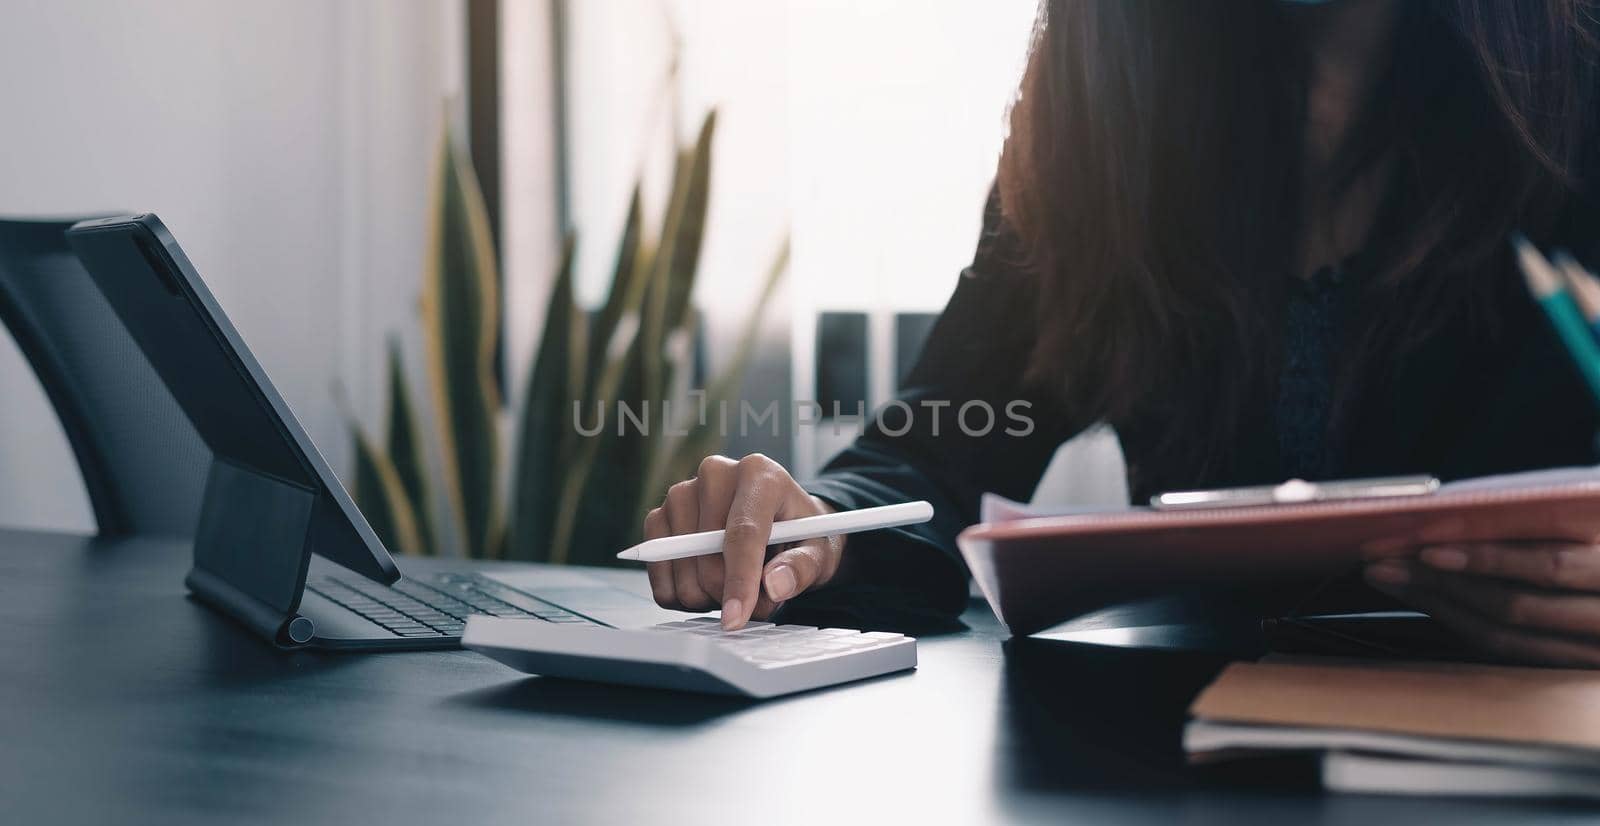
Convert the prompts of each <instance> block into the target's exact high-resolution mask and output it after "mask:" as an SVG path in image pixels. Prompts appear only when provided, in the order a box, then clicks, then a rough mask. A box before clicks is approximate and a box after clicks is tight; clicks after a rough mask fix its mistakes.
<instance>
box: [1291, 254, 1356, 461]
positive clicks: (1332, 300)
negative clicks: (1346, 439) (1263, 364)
mask: <svg viewBox="0 0 1600 826" xmlns="http://www.w3.org/2000/svg"><path fill="white" fill-rule="evenodd" d="M1346 280H1347V279H1345V277H1344V275H1343V271H1342V270H1341V269H1340V268H1339V267H1336V266H1327V267H1323V268H1322V269H1320V270H1317V272H1316V273H1315V274H1314V275H1312V276H1311V277H1310V278H1309V279H1306V280H1304V281H1302V280H1299V279H1296V280H1295V281H1294V285H1293V286H1292V287H1291V289H1290V290H1289V305H1288V308H1287V312H1286V313H1285V325H1286V329H1285V330H1284V341H1283V344H1284V359H1283V373H1282V374H1281V375H1280V377H1279V380H1278V400H1277V407H1276V408H1275V410H1274V413H1275V414H1276V419H1277V434H1278V450H1279V451H1280V452H1281V453H1282V455H1283V465H1284V470H1285V475H1286V476H1287V477H1288V478H1297V479H1332V478H1336V477H1337V475H1338V473H1339V467H1340V465H1341V464H1342V462H1341V456H1340V451H1339V446H1338V443H1337V441H1336V440H1335V439H1333V438H1332V437H1331V435H1330V434H1329V432H1328V416H1329V411H1330V410H1331V409H1332V407H1333V393H1334V369H1335V363H1336V357H1337V353H1338V352H1339V339H1340V333H1341V331H1342V330H1343V328H1344V316H1345V294H1346V292H1347V290H1346V289H1345V283H1346Z"/></svg>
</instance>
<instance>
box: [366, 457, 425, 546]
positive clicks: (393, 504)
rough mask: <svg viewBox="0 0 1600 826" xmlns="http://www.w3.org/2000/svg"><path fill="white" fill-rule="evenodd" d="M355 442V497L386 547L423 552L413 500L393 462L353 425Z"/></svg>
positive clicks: (368, 521)
mask: <svg viewBox="0 0 1600 826" xmlns="http://www.w3.org/2000/svg"><path fill="white" fill-rule="evenodd" d="M350 430H351V432H352V433H353V434H354V436H355V444H356V478H355V500H356V506H357V507H358V508H360V509H361V515H362V516H365V517H366V518H367V524H369V525H371V526H372V530H373V532H374V533H376V534H377V535H378V538H379V539H381V540H383V544H384V546H385V547H387V548H389V549H391V550H394V551H396V552H399V553H403V554H420V553H423V552H424V546H423V544H422V540H421V538H420V536H419V535H418V533H417V522H416V517H415V515H414V514H413V513H412V510H411V501H410V499H408V498H407V496H406V492H405V488H404V486H403V485H402V484H401V482H400V474H399V473H398V472H396V470H395V466H394V463H393V462H391V461H390V460H389V457H388V456H385V455H384V454H383V453H382V452H380V451H379V450H378V449H377V447H376V446H374V445H373V444H372V442H371V441H369V440H368V439H367V437H366V434H364V433H362V432H361V429H360V428H359V427H351V428H350Z"/></svg>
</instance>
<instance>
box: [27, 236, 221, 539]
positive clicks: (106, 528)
mask: <svg viewBox="0 0 1600 826" xmlns="http://www.w3.org/2000/svg"><path fill="white" fill-rule="evenodd" d="M73 223H75V221H73V220H41V221H32V220H0V323H4V324H5V326H6V327H7V328H8V329H9V330H10V331H11V335H12V337H13V338H15V339H16V342H17V347H18V349H20V350H21V351H22V354H23V357H24V358H26V359H27V360H28V362H29V363H30V364H31V365H32V367H33V371H34V373H35V375H37V376H38V377H39V383H40V384H41V385H43V387H44V391H45V393H46V395H48V396H49V398H50V403H51V404H52V405H53V406H54V407H55V411H56V415H57V416H58V417H60V419H61V426H62V429H63V430H65V431H66V434H67V440H68V441H69V442H71V443H72V450H73V452H74V453H75V454H76V455H77V459H78V467H79V469H80V470H81V471H82V474H83V480H84V484H85V486H86V487H87V488H88V493H89V503H90V505H91V507H92V508H93V509H94V515H95V520H96V522H97V523H98V525H99V529H100V533H101V535H104V536H127V535H158V536H172V537H190V536H193V534H194V530H195V524H196V521H197V519H198V517H199V513H200V499H201V494H202V493H203V490H204V487H205V481H206V471H207V468H208V467H209V466H210V462H211V452H210V450H209V449H207V447H206V446H205V443H204V442H202V441H201V439H200V436H199V434H198V433H196V432H195V429H194V426H193V425H191V424H190V423H189V419H188V418H187V417H186V416H185V415H184V413H183V410H182V409H181V408H179V407H178V404H177V402H176V401H175V400H174V399H173V398H172V394H171V393H170V392H168V390H167V388H166V386H165V385H164V384H162V382H161V378H160V376H159V375H157V374H156V372H155V369H154V368H152V367H151V366H150V363H149V362H148V361H146V360H145V357H144V354H143V353H141V352H140V351H139V347H138V346H137V345H136V344H135V343H134V340H133V338H132V336H130V335H129V334H128V332H127V330H126V329H125V328H124V327H123V326H122V322H121V321H119V320H118V319H117V317H116V314H115V313H114V312H113V311H112V309H111V306H110V305H109V304H108V303H107V302H106V300H105V298H104V296H102V295H101V294H100V290H99V288H98V287H96V286H95V283H94V281H93V280H92V279H91V278H90V277H89V274H88V272H86V271H85V270H84V268H83V265H81V264H80V263H79V262H78V259H77V257H76V256H74V255H73V254H72V251H71V250H70V249H68V247H67V242H66V237H65V232H66V230H67V228H68V227H71V226H72V224H73Z"/></svg>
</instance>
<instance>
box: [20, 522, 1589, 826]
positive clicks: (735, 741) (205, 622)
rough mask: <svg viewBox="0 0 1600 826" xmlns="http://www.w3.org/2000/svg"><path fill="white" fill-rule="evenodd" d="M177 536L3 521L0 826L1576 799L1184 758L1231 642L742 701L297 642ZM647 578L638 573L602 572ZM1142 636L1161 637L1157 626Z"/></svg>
mask: <svg viewBox="0 0 1600 826" xmlns="http://www.w3.org/2000/svg"><path fill="white" fill-rule="evenodd" d="M186 567H187V551H186V549H185V548H182V547H179V546H176V545H173V544H170V543H161V542H155V541H149V540H128V541H121V542H109V541H99V540H89V539H83V538H79V537H70V536H61V535H54V534H43V533H30V532H17V531H0V593H4V594H5V598H4V599H3V600H0V622H3V627H4V628H5V629H6V633H5V634H4V637H3V638H0V778H4V780H3V782H0V822H5V823H34V822H53V823H69V822H70V823H111V822H117V823H130V822H159V823H165V824H186V823H215V822H219V821H221V820H224V819H225V820H226V821H227V822H241V821H243V822H283V823H295V824H309V823H325V822H351V823H360V822H367V823H371V822H383V823H388V824H409V823H429V824H439V823H461V824H479V823H498V822H515V823H590V822H603V823H617V822H677V823H687V822H692V821H693V822H708V823H720V824H732V823H738V822H752V823H763V822H768V823H787V822H799V821H805V822H809V823H813V824H823V823H829V822H859V821H862V820H865V819H866V818H867V817H869V816H891V817H893V818H894V821H893V822H909V820H910V818H912V817H920V818H922V819H924V820H926V821H931V822H938V823H946V822H965V823H978V822H996V821H1002V820H1015V821H1041V822H1043V821H1048V822H1069V821H1080V820H1081V821H1086V822H1094V823H1105V822H1130V823H1161V824H1171V823H1172V822H1174V821H1181V822H1184V823H1198V822H1213V821H1214V822H1218V823H1228V824H1234V823H1242V822H1255V821H1259V822H1262V823H1288V822H1294V823H1314V822H1328V823H1357V824H1362V826H1367V825H1368V824H1371V823H1382V822H1389V821H1391V820H1400V819H1405V820H1407V821H1410V822H1433V821H1444V820H1448V821H1450V822H1455V823H1465V822H1474V821H1479V820H1481V821H1483V822H1500V821H1504V820H1505V819H1507V817H1508V816H1511V815H1515V816H1517V817H1518V819H1519V820H1527V819H1530V818H1536V817H1540V816H1543V817H1544V818H1547V819H1550V820H1552V821H1558V820H1559V821H1565V820H1572V821H1577V820H1579V819H1587V818H1588V817H1591V816H1592V814H1593V813H1592V811H1591V812H1585V811H1583V810H1581V809H1576V808H1572V807H1567V806H1561V805H1556V804H1544V805H1535V806H1514V805H1513V804H1506V803H1466V802H1436V801H1435V802H1430V801H1423V800H1409V799H1385V798H1364V797H1337V796H1324V795H1320V794H1318V793H1317V792H1316V791H1315V789H1314V787H1312V786H1310V785H1309V784H1308V783H1307V782H1306V781H1305V779H1304V778H1302V777H1299V776H1297V775H1296V773H1295V772H1292V771H1283V772H1282V775H1283V776H1279V777H1272V778H1270V782H1269V779H1265V778H1263V777H1262V776H1261V775H1260V773H1259V772H1255V773H1252V775H1251V776H1250V777H1245V776H1242V775H1241V776H1229V775H1223V776H1217V775H1201V774H1197V773H1195V772H1193V771H1190V770H1187V769H1185V768H1184V767H1183V765H1182V762H1181V754H1180V751H1179V748H1178V736H1179V729H1180V727H1181V724H1182V721H1183V710H1184V707H1185V705H1186V704H1187V702H1188V700H1189V699H1190V698H1191V697H1192V696H1193V695H1194V693H1195V692H1196V691H1198V690H1199V688H1200V687H1201V686H1202V685H1203V684H1204V683H1205V681H1206V680H1207V679H1208V678H1209V677H1210V676H1211V675H1212V674H1214V673H1215V672H1216V670H1217V669H1218V668H1219V667H1220V666H1221V664H1222V663H1223V662H1224V661H1225V659H1226V658H1225V657H1224V656H1222V655H1220V654H1205V653H1196V652H1193V651H1188V652H1183V651H1174V650H1152V649H1130V648H1111V647H1105V646H1096V645H1087V644H1081V643H1063V642H1056V641H1038V640H1026V641H1013V642H1010V643H1005V644H1004V645H1003V644H1002V639H1003V633H1002V632H1001V630H1000V629H999V628H998V627H997V625H996V624H995V622H994V620H993V619H992V618H991V617H990V616H989V614H988V611H987V609H985V608H984V607H983V606H982V605H981V604H979V605H975V606H974V607H973V610H971V611H969V612H968V613H967V615H966V617H964V621H965V622H966V624H967V625H968V626H969V627H970V628H971V630H970V631H967V632H964V633H959V634H951V635H946V636H941V637H933V638H924V639H923V640H922V641H921V642H920V643H919V645H920V650H919V655H920V660H921V667H920V668H919V669H918V670H917V671H916V672H915V673H910V674H904V675H899V676H891V677H884V678H880V679H877V680H874V681H870V682H867V683H864V684H859V685H856V686H853V687H850V688H845V689H838V690H831V691H821V692H814V693H811V694H806V695H801V696H796V697H790V698H787V699H779V700H776V701H769V702H766V703H758V704H751V703H746V702H742V701H736V700H729V699H722V698H712V697H701V696H696V695H678V694H664V693H656V692H649V691H644V690H637V689H627V688H619V687H608V686H596V685H586V684H577V683H566V682H561V681H557V680H542V679H538V678H527V677H524V676H523V675H521V674H519V673H517V672H514V671H511V670H509V669H507V668H505V667H503V666H501V665H499V664H497V663H494V662H492V661H490V660H487V659H484V658H482V657H479V656H477V655H475V654H471V653H468V652H463V651H452V652H426V653H395V654H379V655H372V654H364V655H329V654H318V653H311V652H295V653H282V652H278V651H276V650H273V649H271V648H269V647H267V646H266V645H263V644H261V643H259V642H257V641H256V640H255V639H254V638H253V637H250V636H248V635H247V634H246V633H245V632H244V631H242V630H241V629H240V628H238V627H236V626H234V625H233V624H232V623H231V622H229V621H226V620H223V619H221V618H220V617H218V616H216V615H214V614H212V613H211V612H210V611H209V610H207V609H206V608H204V607H203V606H201V605H199V604H197V603H195V602H193V601H191V600H188V599H185V598H184V590H183V586H182V575H183V573H184V571H185V569H186ZM597 575H598V576H611V577H615V578H617V580H618V581H619V582H622V583H625V584H628V585H629V587H633V585H635V584H637V582H640V581H642V579H643V578H642V577H638V576H637V575H633V574H630V573H629V572H597ZM1144 633H1146V634H1147V638H1149V639H1154V638H1153V637H1148V635H1149V634H1155V635H1156V636H1159V635H1160V633H1161V631H1160V629H1151V630H1150V631H1148V632H1144Z"/></svg>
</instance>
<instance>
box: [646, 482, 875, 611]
mask: <svg viewBox="0 0 1600 826" xmlns="http://www.w3.org/2000/svg"><path fill="white" fill-rule="evenodd" d="M832 512H833V508H830V507H829V506H828V505H826V504H824V503H823V502H822V500H820V499H817V498H816V497H815V496H812V495H811V494H809V493H806V492H805V490H803V489H802V488H801V487H800V485H799V484H798V483H797V482H795V480H794V479H793V477H791V476H790V475H789V472H788V471H786V470H784V469H783V466H782V465H780V464H778V463H777V462H774V461H773V460H771V459H768V458H767V457H765V456H762V455H761V454H759V453H752V454H750V455H749V456H746V457H744V458H743V459H739V460H737V461H736V460H734V459H730V458H728V457H726V456H708V457H706V459H705V461H702V462H701V463H700V469H699V471H698V472H696V473H695V477H694V478H693V479H688V480H685V481H682V482H679V483H677V484H675V485H673V486H672V487H671V488H669V489H668V490H667V498H666V501H664V502H662V504H661V507H659V508H656V509H655V510H652V511H650V513H649V514H647V515H646V516H645V518H644V537H645V539H657V538H660V537H663V536H675V535H677V534H682V533H697V532H700V531H716V530H725V531H727V538H726V539H725V540H724V541H723V545H722V553H721V554H708V555H706V556H696V557H690V558H688V559H676V560H673V561H671V562H652V563H650V564H649V565H647V566H646V570H647V571H648V572H649V575H650V591H651V593H652V594H654V595H655V600H656V602H657V603H659V604H660V605H661V606H662V607H664V608H677V609H680V610H684V611H709V610H711V609H713V608H716V607H717V606H721V607H722V627H723V628H728V629H733V628H739V627H741V626H743V625H744V624H745V622H747V621H749V620H751V619H758V620H760V619H766V618H767V617H769V616H771V615H772V612H773V611H775V610H777V608H778V606H779V605H782V604H783V602H784V601H785V600H787V599H790V598H791V597H793V596H795V595H796V594H799V593H801V592H803V591H805V590H807V589H810V588H816V587H819V586H821V585H823V584H825V583H827V582H828V580H830V579H832V578H833V577H834V575H835V574H836V573H837V572H838V570H839V560H840V557H841V555H842V553H843V551H844V538H843V537H827V538H823V539H812V540H807V541H805V542H799V543H795V544H794V545H791V546H788V547H786V548H784V549H782V550H780V551H778V552H777V553H775V554H774V555H773V556H772V558H771V559H768V558H767V550H768V549H767V539H768V537H770V536H771V534H772V523H773V522H775V521H783V520H788V519H798V518H800V517H802V516H816V515H818V514H824V513H832Z"/></svg>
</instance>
